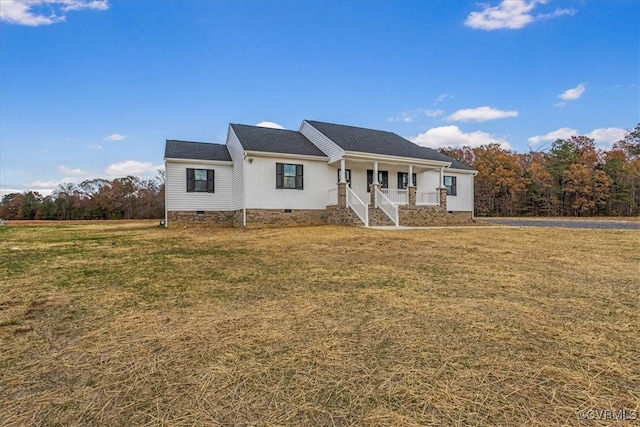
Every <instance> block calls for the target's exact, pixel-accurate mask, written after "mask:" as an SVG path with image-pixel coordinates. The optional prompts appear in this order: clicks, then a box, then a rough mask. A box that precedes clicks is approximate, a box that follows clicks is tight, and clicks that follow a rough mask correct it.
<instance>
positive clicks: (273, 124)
mask: <svg viewBox="0 0 640 427" xmlns="http://www.w3.org/2000/svg"><path fill="white" fill-rule="evenodd" d="M256 126H260V127H263V128H271V129H284V128H285V127H284V126H282V125H281V124H278V123H276V122H267V121H265V122H260V123H258V124H257V125H256Z"/></svg>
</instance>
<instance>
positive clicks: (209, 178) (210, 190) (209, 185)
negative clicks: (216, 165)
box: [207, 169, 215, 193]
mask: <svg viewBox="0 0 640 427" xmlns="http://www.w3.org/2000/svg"><path fill="white" fill-rule="evenodd" d="M214 174H215V172H214V171H213V169H207V193H213V192H214V187H213V181H214V179H213V177H214Z"/></svg>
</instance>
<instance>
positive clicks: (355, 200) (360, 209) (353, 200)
mask: <svg viewBox="0 0 640 427" xmlns="http://www.w3.org/2000/svg"><path fill="white" fill-rule="evenodd" d="M347 206H349V207H350V208H351V210H353V211H354V212H355V213H356V215H358V218H360V220H361V221H362V222H363V223H364V226H365V227H368V226H369V207H368V206H367V205H366V204H365V203H364V202H363V201H362V200H360V197H358V195H357V194H356V193H354V192H353V190H352V189H351V187H347Z"/></svg>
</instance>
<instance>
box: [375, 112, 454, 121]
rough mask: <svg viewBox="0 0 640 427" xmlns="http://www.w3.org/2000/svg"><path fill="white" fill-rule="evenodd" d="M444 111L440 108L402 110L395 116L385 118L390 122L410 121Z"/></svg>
mask: <svg viewBox="0 0 640 427" xmlns="http://www.w3.org/2000/svg"><path fill="white" fill-rule="evenodd" d="M442 113H444V111H442V110H412V111H404V112H402V113H400V114H398V115H397V116H395V117H389V118H388V119H387V120H388V121H390V122H405V123H410V122H412V121H414V120H415V119H418V118H420V117H423V116H427V117H438V116H440V115H442Z"/></svg>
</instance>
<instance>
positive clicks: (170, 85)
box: [0, 0, 640, 194]
mask: <svg viewBox="0 0 640 427" xmlns="http://www.w3.org/2000/svg"><path fill="white" fill-rule="evenodd" d="M0 15H1V20H0V21H1V22H0V191H1V192H2V194H6V193H7V192H14V191H17V192H22V191H25V190H35V191H39V192H41V193H42V194H48V193H50V192H51V191H52V190H53V189H55V188H57V186H58V185H59V184H60V183H63V182H76V183H79V182H81V181H83V180H85V179H91V178H107V179H113V178H117V177H121V176H126V175H129V174H131V175H137V176H142V177H152V176H154V175H156V171H157V169H158V168H161V167H162V165H163V154H164V142H165V140H166V139H182V140H191V141H206V142H219V143H224V141H225V137H226V133H227V126H228V124H229V123H243V124H253V125H254V124H259V123H262V124H266V125H271V126H281V127H284V128H287V129H296V130H297V129H298V128H299V126H300V123H301V121H302V120H303V119H313V120H320V121H328V122H333V123H341V124H348V125H354V126H362V127H369V128H374V129H382V130H388V131H392V132H395V133H397V134H399V135H401V136H404V137H406V138H408V139H410V140H413V141H414V142H416V143H418V144H421V145H425V146H430V147H441V146H459V145H471V146H477V145H481V144H487V143H491V142H497V143H499V144H502V145H503V146H504V147H507V148H510V149H512V150H515V151H518V152H525V151H528V150H529V147H531V148H534V149H546V148H548V147H549V145H550V143H551V142H552V141H553V140H555V139H556V138H566V137H570V136H571V135H574V134H576V135H588V136H591V137H593V138H594V139H595V140H596V142H597V144H598V146H600V147H603V148H604V147H608V146H609V145H610V144H611V143H612V142H614V141H616V140H618V139H620V138H621V137H622V136H623V135H624V133H625V131H626V130H627V129H631V128H633V127H635V126H636V124H638V122H640V99H639V98H640V96H639V90H640V89H639V87H638V85H639V83H640V82H639V80H640V59H639V56H640V32H639V31H640V30H639V28H640V2H638V1H637V0H614V1H604V0H602V1H562V0H558V1H535V0H520V1H516V0H513V1H504V2H501V1H496V0H485V1H484V2H473V1H435V0H434V1H293V0H292V1H279V2H272V1H251V2H249V1H204V0H201V1H195V0H193V1H190V0H182V1H171V0H161V1H160V0H158V1H151V0H138V1H132V0H130V1H121V0H109V1H107V0H60V1H56V0H0Z"/></svg>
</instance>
